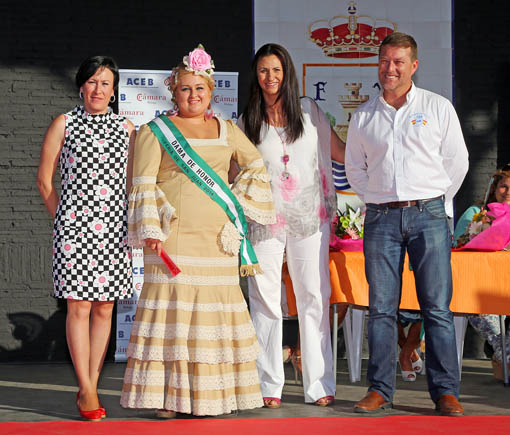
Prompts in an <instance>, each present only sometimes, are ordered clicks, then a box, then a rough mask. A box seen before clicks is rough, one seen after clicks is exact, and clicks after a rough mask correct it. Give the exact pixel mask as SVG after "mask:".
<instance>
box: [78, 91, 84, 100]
mask: <svg viewBox="0 0 510 435" xmlns="http://www.w3.org/2000/svg"><path fill="white" fill-rule="evenodd" d="M78 95H79V96H80V100H83V92H82V91H80V92H79V93H78Z"/></svg>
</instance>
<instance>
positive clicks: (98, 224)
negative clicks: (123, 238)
mask: <svg viewBox="0 0 510 435" xmlns="http://www.w3.org/2000/svg"><path fill="white" fill-rule="evenodd" d="M89 228H90V229H91V230H92V232H93V233H94V234H95V235H96V236H99V235H101V234H103V233H104V232H105V231H106V227H105V224H104V222H103V221H102V220H100V219H94V220H93V221H92V222H91V223H90V224H89Z"/></svg>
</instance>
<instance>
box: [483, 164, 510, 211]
mask: <svg viewBox="0 0 510 435" xmlns="http://www.w3.org/2000/svg"><path fill="white" fill-rule="evenodd" d="M504 178H510V164H507V165H505V166H504V167H503V168H501V169H498V170H497V171H496V172H495V173H494V175H493V176H492V177H491V181H492V182H491V184H490V186H489V192H488V194H487V201H485V204H484V205H485V206H486V205H487V204H490V203H491V202H498V201H497V200H496V188H497V187H498V183H499V182H500V181H501V180H503V179H504Z"/></svg>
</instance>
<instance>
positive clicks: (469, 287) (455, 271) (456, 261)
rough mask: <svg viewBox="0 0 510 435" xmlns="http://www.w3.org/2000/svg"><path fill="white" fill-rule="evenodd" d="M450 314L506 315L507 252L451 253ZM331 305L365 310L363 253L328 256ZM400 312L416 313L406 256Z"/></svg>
mask: <svg viewBox="0 0 510 435" xmlns="http://www.w3.org/2000/svg"><path fill="white" fill-rule="evenodd" d="M451 263H452V278H453V297H452V302H451V304H450V309H451V310H452V311H453V312H454V313H469V314H510V252H508V251H497V252H478V251H454V252H452V261H451ZM329 273H330V279H331V299H330V302H331V304H338V303H346V304H350V305H360V306H365V307H367V306H368V283H367V281H366V279H365V258H364V256H363V252H344V251H340V252H330V257H329ZM283 278H284V282H285V286H286V288H287V304H288V306H289V314H290V315H296V314H297V309H296V298H295V296H294V292H293V290H292V281H291V280H290V276H289V274H288V272H287V271H286V269H285V268H284V272H283ZM400 308H402V309H408V310H419V309H420V306H419V305H418V299H417V297H416V287H415V282H414V274H413V272H412V271H411V270H409V259H408V257H407V255H406V259H405V264H404V273H403V278H402V299H401V303H400Z"/></svg>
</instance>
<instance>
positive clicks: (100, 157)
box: [99, 154, 108, 163]
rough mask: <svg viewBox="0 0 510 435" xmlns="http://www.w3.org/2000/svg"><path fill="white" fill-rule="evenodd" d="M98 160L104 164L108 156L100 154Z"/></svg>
mask: <svg viewBox="0 0 510 435" xmlns="http://www.w3.org/2000/svg"><path fill="white" fill-rule="evenodd" d="M99 160H100V161H102V162H103V163H104V162H106V161H107V160H108V156H107V155H106V154H101V155H100V156H99Z"/></svg>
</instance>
